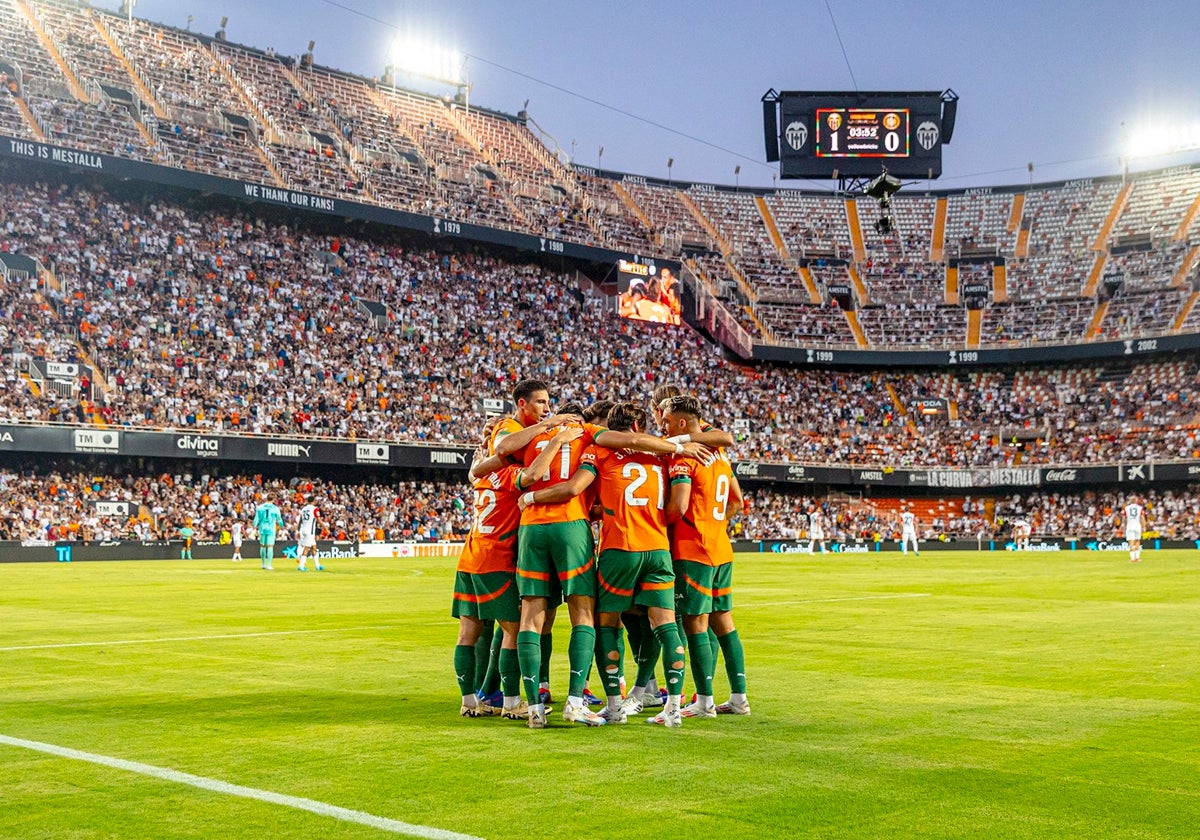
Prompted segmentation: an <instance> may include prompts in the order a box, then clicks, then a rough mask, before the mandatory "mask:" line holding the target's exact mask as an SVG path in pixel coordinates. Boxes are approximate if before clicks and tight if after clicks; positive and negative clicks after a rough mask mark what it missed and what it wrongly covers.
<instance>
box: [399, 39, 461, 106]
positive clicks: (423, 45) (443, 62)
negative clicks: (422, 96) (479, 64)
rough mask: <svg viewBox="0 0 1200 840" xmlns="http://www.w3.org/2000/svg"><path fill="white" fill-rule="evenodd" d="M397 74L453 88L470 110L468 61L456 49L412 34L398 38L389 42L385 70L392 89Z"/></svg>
mask: <svg viewBox="0 0 1200 840" xmlns="http://www.w3.org/2000/svg"><path fill="white" fill-rule="evenodd" d="M388 71H390V73H389V72H388ZM397 72H400V73H405V74H407V75H410V76H416V77H419V78H422V79H427V80H429V81H431V82H438V83H440V84H444V85H451V86H453V87H456V88H458V95H459V97H460V98H461V99H462V101H463V103H464V104H466V106H467V107H470V102H469V99H468V97H469V96H470V91H471V79H470V72H469V68H468V65H467V59H466V58H465V57H464V56H463V55H462V53H460V52H458V50H452V49H447V48H445V47H440V46H437V45H436V44H433V43H432V42H430V41H429V40H427V39H425V38H421V37H418V36H416V35H413V34H411V33H409V34H405V35H399V36H397V37H396V40H394V41H392V47H391V50H390V51H389V54H388V64H387V67H386V68H385V76H386V75H390V77H391V79H392V87H393V88H394V87H395V86H396V73H397Z"/></svg>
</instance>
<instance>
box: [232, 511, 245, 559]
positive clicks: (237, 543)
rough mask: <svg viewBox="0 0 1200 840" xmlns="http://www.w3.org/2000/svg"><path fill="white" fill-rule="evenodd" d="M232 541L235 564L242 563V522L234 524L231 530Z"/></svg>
mask: <svg viewBox="0 0 1200 840" xmlns="http://www.w3.org/2000/svg"><path fill="white" fill-rule="evenodd" d="M230 539H231V540H232V542H233V562H234V563H241V562H242V523H241V522H240V521H238V522H234V523H233V528H231V529H230Z"/></svg>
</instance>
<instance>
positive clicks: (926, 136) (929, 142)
mask: <svg viewBox="0 0 1200 840" xmlns="http://www.w3.org/2000/svg"><path fill="white" fill-rule="evenodd" d="M940 133H941V132H939V131H938V127H937V125H936V124H934V123H932V122H929V121H925V122H923V123H921V124H920V125H919V126H917V142H918V143H920V144H921V148H922V149H924V150H925V151H927V152H928V151H930V150H931V149H932V148H933V147H934V146H936V145H937V141H938V135H939V134H940Z"/></svg>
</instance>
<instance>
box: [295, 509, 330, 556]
mask: <svg viewBox="0 0 1200 840" xmlns="http://www.w3.org/2000/svg"><path fill="white" fill-rule="evenodd" d="M297 519H298V521H299V523H300V524H299V535H300V557H299V563H300V565H299V566H298V569H297V570H298V571H301V572H307V571H308V568H307V567H306V566H305V565H304V564H305V561H306V560H307V559H308V551H309V549H312V558H313V563H314V565H316V567H317V571H318V572H320V571H322V570H324V568H325V567H324V566H322V565H321V560H320V558H318V557H317V522H319V521H320V520H321V512H320V511H319V510H317V506H316V505H314V504H313V503H312V502H308V503H307V504H305V505H304V507H302V508H300V515H299V516H298V517H297Z"/></svg>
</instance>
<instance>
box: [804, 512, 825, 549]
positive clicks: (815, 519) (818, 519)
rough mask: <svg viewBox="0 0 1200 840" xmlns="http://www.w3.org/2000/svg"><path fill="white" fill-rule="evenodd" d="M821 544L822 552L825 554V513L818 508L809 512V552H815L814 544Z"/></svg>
mask: <svg viewBox="0 0 1200 840" xmlns="http://www.w3.org/2000/svg"><path fill="white" fill-rule="evenodd" d="M817 543H820V544H821V553H822V554H825V553H826V552H825V514H823V513H821V511H820V510H818V509H817V508H815V507H814V508H812V509H811V510H809V512H808V553H809V554H812V553H813V546H815V545H816V544H817Z"/></svg>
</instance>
